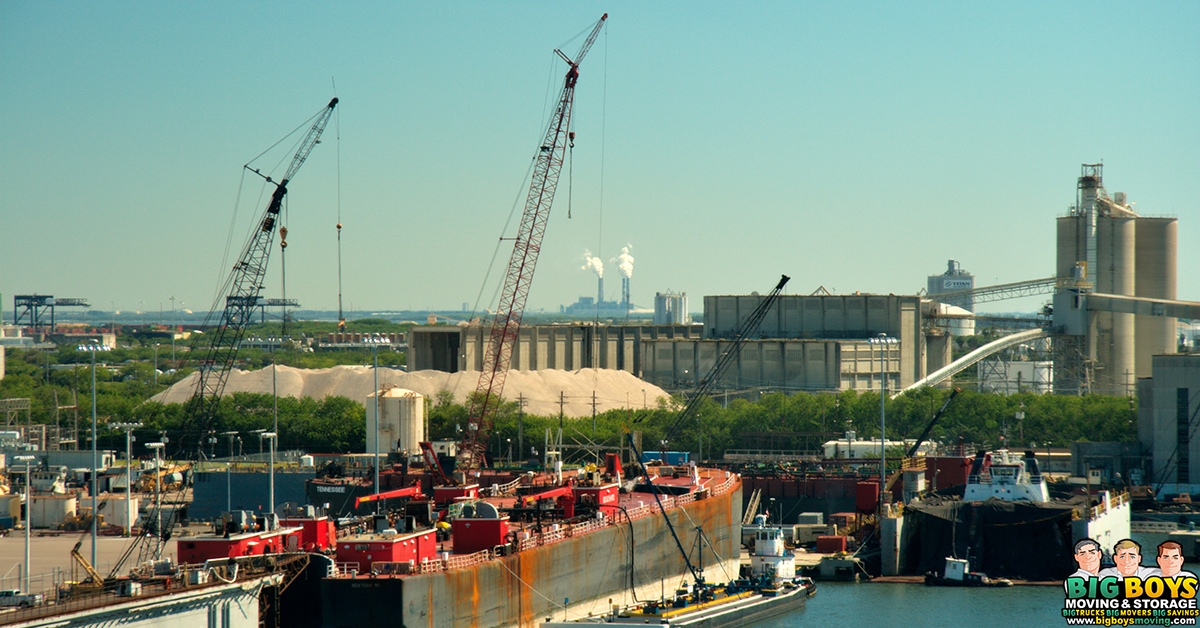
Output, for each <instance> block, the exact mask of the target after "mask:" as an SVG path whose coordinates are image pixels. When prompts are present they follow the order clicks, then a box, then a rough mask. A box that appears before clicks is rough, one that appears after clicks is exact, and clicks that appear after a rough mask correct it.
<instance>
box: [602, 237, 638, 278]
mask: <svg viewBox="0 0 1200 628" xmlns="http://www.w3.org/2000/svg"><path fill="white" fill-rule="evenodd" d="M632 250H633V245H632V244H628V245H625V246H623V247H621V254H620V255H618V256H616V257H614V258H612V259H610V260H608V261H610V262H613V263H615V264H616V265H617V268H618V269H620V271H621V274H622V275H624V276H625V278H626V279H628V278H630V277H632V276H633V256H632V255H630V254H629V252H630V251H632Z"/></svg>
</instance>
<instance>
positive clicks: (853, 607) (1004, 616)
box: [754, 582, 1066, 628]
mask: <svg viewBox="0 0 1200 628" xmlns="http://www.w3.org/2000/svg"><path fill="white" fill-rule="evenodd" d="M1063 597H1064V596H1063V590H1062V587H1056V586H1022V587H1004V588H983V589H968V588H957V587H927V586H925V585H923V584H874V583H862V584H853V583H841V582H818V583H817V595H816V597H813V598H812V599H810V600H808V605H807V606H806V607H805V608H803V609H801V610H798V611H795V612H793V613H789V614H787V615H784V616H782V617H777V618H775V619H771V620H768V621H764V622H761V623H757V624H754V628H792V627H793V626H805V627H809V626H852V627H854V628H860V627H861V628H871V627H872V626H921V627H922V628H926V627H927V628H940V627H946V628H950V627H953V628H963V627H964V626H969V627H970V628H981V627H986V626H1005V627H1006V628H1014V627H1016V626H1065V625H1066V624H1065V623H1064V622H1063V619H1062V607H1063Z"/></svg>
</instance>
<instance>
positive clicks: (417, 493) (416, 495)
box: [354, 486, 425, 510]
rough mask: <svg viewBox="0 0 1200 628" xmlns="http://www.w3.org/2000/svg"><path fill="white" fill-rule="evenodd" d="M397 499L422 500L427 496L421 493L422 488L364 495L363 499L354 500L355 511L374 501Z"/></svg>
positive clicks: (413, 487)
mask: <svg viewBox="0 0 1200 628" xmlns="http://www.w3.org/2000/svg"><path fill="white" fill-rule="evenodd" d="M396 497H407V498H409V499H421V498H423V497H425V494H424V493H422V492H421V487H420V486H409V487H407V488H398V489H396V490H394V491H385V492H383V493H376V494H374V495H363V496H362V497H359V498H357V499H355V500H354V509H355V510H358V507H359V506H361V505H363V504H365V503H367V502H373V501H377V500H385V501H386V500H389V499H393V498H396Z"/></svg>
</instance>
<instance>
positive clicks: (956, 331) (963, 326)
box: [934, 297, 975, 336]
mask: <svg viewBox="0 0 1200 628" xmlns="http://www.w3.org/2000/svg"><path fill="white" fill-rule="evenodd" d="M934 298H935V299H936V298H937V297H934ZM937 313H938V314H954V315H956V316H970V315H971V312H970V311H968V310H967V309H966V308H961V307H958V306H957V305H947V304H945V303H938V304H937ZM946 329H948V330H950V333H951V334H952V335H955V336H974V335H975V321H974V320H972V319H969V318H951V319H947V320H946Z"/></svg>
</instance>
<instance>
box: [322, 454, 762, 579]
mask: <svg viewBox="0 0 1200 628" xmlns="http://www.w3.org/2000/svg"><path fill="white" fill-rule="evenodd" d="M700 474H701V476H702V477H707V478H709V479H711V480H713V481H716V480H718V479H719V480H721V481H720V483H717V484H712V485H710V486H709V487H707V488H705V489H701V490H699V491H695V492H691V493H685V494H683V495H674V496H672V495H663V496H662V497H661V499H662V504H663V507H664V508H666V509H667V510H671V509H672V508H676V507H680V506H686V505H688V504H690V503H692V502H694V501H696V500H697V499H704V498H706V497H708V496H710V495H711V496H714V497H716V496H719V495H725V494H727V493H729V492H730V491H731V490H733V487H734V485H736V484H737V482H738V480H739V478H738V475H737V474H736V473H730V472H728V471H710V470H707V469H701V470H700ZM599 514H602V515H603V518H599V517H597V518H596V519H591V520H588V521H583V522H580V523H572V524H554V525H551V526H547V527H546V528H545V529H544V530H542V531H541V532H527V534H528V536H525V538H521V536H524V535H519V536H518V538H517V540H516V542H515V543H514V544H513V545H512V546H511V548H512V549H513V550H515V551H516V552H524V551H528V550H531V549H535V548H538V547H546V546H548V545H553V544H555V543H558V542H560V541H565V540H567V539H570V538H574V537H577V536H582V535H584V534H589V533H591V532H594V531H596V530H599V529H601V528H606V527H608V526H610V525H616V524H618V523H622V522H624V521H625V517H626V516H628V518H629V520H630V521H633V520H636V519H642V518H644V517H649V516H652V515H657V514H658V504H657V503H655V502H653V501H650V502H647V503H643V504H641V505H638V506H634V507H632V508H626V509H625V510H619V509H613V508H607V509H604V510H602V511H600V513H599ZM522 532H526V531H522ZM501 547H503V548H509V547H510V546H501ZM500 555H501V553H499V552H496V551H495V550H482V551H479V552H475V553H474V554H452V555H449V556H447V557H445V558H432V559H427V560H423V561H421V562H420V563H417V562H415V561H414V562H403V563H396V562H382V561H380V562H372V563H371V569H370V573H375V574H391V575H418V574H431V573H440V572H443V571H452V570H455V569H465V568H467V567H473V566H475V565H480V564H483V563H486V562H488V561H491V560H494V559H495V558H497V557H498V556H500ZM342 564H344V563H340V564H339V565H342ZM346 566H347V567H349V565H346ZM355 567H357V565H355ZM337 573H338V575H339V576H343V577H345V576H350V575H352V574H353V573H361V572H357V571H356V570H355V571H351V569H349V568H347V569H338V570H337Z"/></svg>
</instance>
